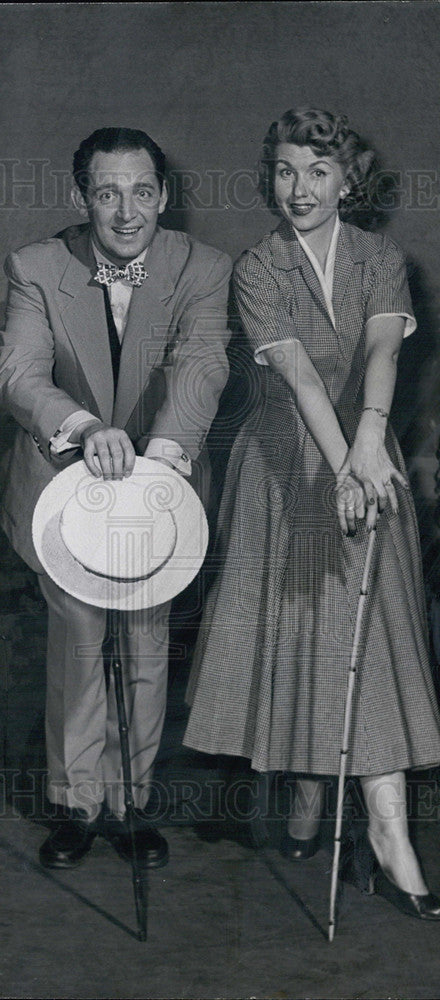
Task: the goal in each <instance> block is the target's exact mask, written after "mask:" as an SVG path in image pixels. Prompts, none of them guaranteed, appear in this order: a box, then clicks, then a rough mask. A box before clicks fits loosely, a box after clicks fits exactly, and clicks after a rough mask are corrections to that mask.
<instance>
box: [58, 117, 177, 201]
mask: <svg viewBox="0 0 440 1000" xmlns="http://www.w3.org/2000/svg"><path fill="white" fill-rule="evenodd" d="M139 149H146V151H147V153H149V154H150V156H151V159H152V161H153V163H154V170H155V174H156V177H157V180H158V182H159V185H160V189H161V190H162V187H163V183H164V180H165V154H164V153H163V152H162V150H161V148H160V146H158V145H157V143H156V142H154V139H152V138H151V136H149V135H147V133H146V132H142V131H141V130H140V129H135V128H121V127H117V126H115V127H108V128H98V129H96V131H95V132H92V134H91V135H89V136H88V138H87V139H83V141H82V142H81V143H80V145H79V147H78V149H77V150H76V153H75V154H74V157H73V176H74V179H75V182H76V184H77V185H78V187H79V190H80V191H81V194H82V196H83V198H86V196H87V188H88V182H89V173H88V171H89V166H90V161H91V159H92V157H93V155H94V153H97V152H101V153H127V152H129V151H131V150H139Z"/></svg>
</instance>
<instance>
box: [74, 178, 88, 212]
mask: <svg viewBox="0 0 440 1000" xmlns="http://www.w3.org/2000/svg"><path fill="white" fill-rule="evenodd" d="M70 197H71V199H72V202H73V206H74V208H76V210H77V212H79V213H80V215H88V211H87V205H86V201H85V198H84V196H83V195H82V194H81V191H80V189H79V187H78V185H77V184H75V183H73V184H72V190H71V192H70Z"/></svg>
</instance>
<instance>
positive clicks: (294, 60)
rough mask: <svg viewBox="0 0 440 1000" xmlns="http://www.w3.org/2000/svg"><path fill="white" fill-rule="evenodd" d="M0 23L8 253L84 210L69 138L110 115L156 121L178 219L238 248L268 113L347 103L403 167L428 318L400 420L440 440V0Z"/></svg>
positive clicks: (0, 224) (402, 223)
mask: <svg viewBox="0 0 440 1000" xmlns="http://www.w3.org/2000/svg"><path fill="white" fill-rule="evenodd" d="M0 27H1V30H0V36H1V41H0V45H1V62H0V65H1V69H0V76H1V80H2V93H3V104H2V108H3V110H2V116H1V121H0V136H1V147H0V148H1V156H0V209H1V211H0V258H1V259H2V260H3V258H4V256H5V255H6V253H7V251H8V250H10V249H11V248H14V247H17V246H19V245H20V244H22V243H25V242H28V241H31V240H33V239H36V238H39V237H42V236H45V235H49V234H52V233H55V232H57V231H58V230H59V229H60V228H62V227H63V226H64V225H66V224H69V223H72V222H74V221H75V215H74V213H73V210H71V209H70V207H69V200H68V191H69V180H68V173H69V170H70V164H71V156H72V152H73V150H74V149H75V148H76V147H77V145H78V143H79V142H80V140H81V139H82V138H83V137H84V136H86V135H88V134H89V133H90V132H91V131H92V130H93V129H95V128H97V127H100V126H103V125H110V124H124V125H128V126H132V127H140V128H143V129H146V130H147V131H148V132H150V133H151V134H152V135H153V137H154V138H155V139H156V140H157V141H158V142H159V143H160V144H161V145H162V146H163V148H164V150H165V151H166V153H167V154H168V157H169V161H170V166H171V171H172V185H171V188H172V196H171V210H170V211H169V212H168V214H167V220H166V224H167V225H169V226H172V227H184V228H187V229H188V230H189V231H190V232H191V233H192V234H193V235H195V236H197V237H199V238H201V239H202V240H206V241H207V242H210V243H213V244H214V245H217V246H218V247H220V248H222V249H224V250H227V251H229V253H231V254H232V256H233V257H236V256H237V255H238V254H239V253H240V252H241V251H242V250H243V249H244V248H246V247H248V246H249V245H251V244H252V243H253V242H254V241H255V240H256V239H258V238H259V236H260V235H262V234H263V233H264V232H265V231H267V229H268V228H272V227H273V225H274V220H273V218H272V217H271V216H270V215H269V214H268V213H267V211H266V210H265V209H264V208H263V207H262V206H261V205H259V204H258V203H257V205H258V207H256V199H255V192H254V188H253V183H252V175H253V171H254V168H255V162H256V159H257V156H258V151H259V146H260V142H261V139H262V136H263V134H264V132H265V130H266V128H267V126H268V124H269V123H270V122H271V121H272V120H273V119H274V118H276V117H277V116H279V114H280V113H281V112H282V111H284V110H285V109H286V108H288V107H291V106H293V105H295V104H296V105H298V104H299V105H301V104H314V105H315V106H318V107H319V106H321V107H325V108H329V109H330V110H336V111H343V112H345V113H346V114H347V115H348V116H349V119H350V121H351V122H352V124H353V126H354V127H355V128H356V129H357V130H358V131H360V132H361V133H362V134H364V135H365V136H366V137H367V138H369V139H370V140H371V141H372V142H373V143H374V144H375V145H376V147H377V148H378V150H379V152H380V154H381V156H382V160H383V165H384V167H385V168H386V169H388V170H391V169H393V170H395V171H397V179H398V187H399V188H400V195H399V198H398V202H399V208H398V211H396V212H395V213H394V215H393V218H392V221H391V222H390V224H389V232H390V233H391V235H392V236H394V237H395V239H396V240H397V241H398V242H399V243H400V244H401V245H402V247H403V249H404V251H405V252H406V254H407V256H408V260H409V263H410V269H411V277H412V285H413V291H414V296H415V305H416V310H417V313H418V319H419V331H420V332H419V334H418V336H416V337H415V338H412V341H413V342H412V344H411V346H407V345H405V351H404V352H403V355H402V361H401V373H402V377H401V379H400V383H399V391H398V397H397V411H398V412H397V420H398V423H399V427H400V431H401V434H402V435H403V436H404V437H405V435H406V436H407V444H408V440H409V441H410V443H409V445H408V447H409V451H411V448H412V450H413V451H414V450H415V449H416V447H417V449H419V450H420V447H422V450H423V448H424V447H425V445H426V441H428V439H429V441H430V445H429V447H431V451H432V442H433V440H434V438H433V437H432V431H433V429H434V437H435V433H436V427H437V420H438V417H439V406H438V400H439V398H440V393H439V391H438V390H439V383H440V377H439V375H438V370H437V361H436V357H437V354H438V351H437V340H438V325H439V314H440V269H439V265H438V262H439V256H440V255H439V248H440V229H439V211H438V207H439V205H438V203H439V197H440V196H439V184H438V173H437V171H438V147H439V141H438V140H439V116H438V107H439V93H438V91H439V72H438V66H439V62H440V30H439V29H440V7H439V5H438V4H437V3H430V2H422V3H418V2H413V3H409V4H403V3H400V2H392V3H387V2H385V3H381V2H378V3H367V2H366V3H362V2H354V3H345V2H340V3H334V2H321V3H308V2H305V3H302V2H298V3H289V2H287V3H253V2H250V3H157V4H156V3H134V4H131V3H122V4H53V5H52V4H19V5H18V4H17V5H5V6H3V7H2V8H1V9H0ZM28 161H31V162H28ZM32 177H34V183H33V184H32V183H31V184H29V183H28V184H27V185H24V186H20V184H19V182H20V181H26V180H27V181H28V182H29V181H31V180H32ZM4 291H5V281H4V278H2V288H0V296H1V297H2V298H4ZM416 372H417V378H415V373H416ZM414 420H415V423H414ZM416 425H417V427H416V430H415V429H414V428H415V426H416ZM408 435H409V439H408ZM430 435H431V437H430ZM415 441H417V445H415V444H414V442H415ZM421 443H422V444H421ZM431 485H432V476H431Z"/></svg>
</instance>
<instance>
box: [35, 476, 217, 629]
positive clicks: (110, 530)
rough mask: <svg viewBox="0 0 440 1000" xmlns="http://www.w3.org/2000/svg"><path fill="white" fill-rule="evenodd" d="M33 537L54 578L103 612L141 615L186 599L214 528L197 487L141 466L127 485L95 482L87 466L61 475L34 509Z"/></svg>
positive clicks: (42, 559) (47, 570)
mask: <svg viewBox="0 0 440 1000" xmlns="http://www.w3.org/2000/svg"><path fill="white" fill-rule="evenodd" d="M32 535H33V541H34V545H35V549H36V552H37V555H38V557H39V559H40V561H41V563H42V565H43V567H44V569H45V570H46V572H47V573H48V575H49V576H50V577H51V578H52V579H53V580H55V583H57V584H59V586H60V587H62V588H63V590H66V591H67V593H68V594H73V596H74V597H77V598H78V599H79V600H80V601H84V602H85V603H86V604H93V605H95V606H96V607H100V608H120V609H122V610H127V611H128V610H130V611H131V610H136V609H139V608H149V607H153V606H154V605H157V604H163V603H164V602H165V601H168V600H170V599H171V598H172V597H175V596H176V594H179V593H180V592H181V591H182V590H184V588H185V587H186V586H187V585H188V584H189V583H190V582H191V580H192V579H193V578H194V577H195V575H196V573H197V572H198V570H199V569H200V566H201V565H202V562H203V559H204V556H205V552H206V547H207V544H208V526H207V522H206V516H205V512H204V510H203V507H202V504H201V503H200V500H199V498H198V496H197V494H196V493H195V492H194V490H193V489H192V487H191V486H190V484H189V483H188V482H187V480H185V479H184V478H183V476H181V475H179V473H178V472H176V471H175V470H174V469H172V468H168V467H166V466H164V465H163V463H161V462H156V461H153V460H152V459H148V458H136V462H135V466H134V471H133V473H132V475H131V476H129V477H128V478H127V479H122V480H104V479H102V478H100V479H96V478H95V477H94V476H92V475H91V474H90V473H89V472H88V469H87V467H86V465H85V463H84V462H83V461H80V462H75V464H74V465H70V466H68V467H67V468H66V469H64V470H63V471H62V472H60V473H58V475H56V476H55V477H54V479H52V480H51V482H50V483H49V484H48V486H46V488H45V489H44V490H43V493H42V494H41V496H40V498H39V500H38V503H37V505H36V507H35V511H34V518H33V523H32Z"/></svg>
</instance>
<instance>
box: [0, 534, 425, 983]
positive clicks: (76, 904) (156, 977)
mask: <svg viewBox="0 0 440 1000" xmlns="http://www.w3.org/2000/svg"><path fill="white" fill-rule="evenodd" d="M0 549H1V556H2V560H1V570H0V591H1V596H2V610H1V613H0V689H1V699H0V726H1V734H2V737H1V745H0V753H1V752H2V753H3V762H2V768H1V771H0V815H1V825H0V866H1V897H0V899H1V903H0V927H1V941H2V947H1V950H0V997H1V998H20V1000H21V998H26V1000H27V998H29V1000H30V998H47V1000H51V998H72V1000H82V998H93V1000H97V998H104V997H105V998H127V1000H128V998H144V1000H153V998H154V1000H159V998H170V1000H186V998H188V1000H214V998H223V1000H227V998H228V1000H229V998H236V1000H238V998H240V1000H242V998H243V1000H244V998H246V1000H247V998H249V1000H250V998H258V1000H260V998H271V1000H285V998H287V1000H305V998H310V1000H318V998H323V1000H324V998H325V1000H330V998H338V1000H349V998H350V1000H354V998H359V1000H360V998H371V1000H373V998H374V1000H382V998H393V1000H418V998H439V997H440V925H439V924H435V923H431V924H425V923H422V922H421V921H417V920H414V919H411V918H409V917H405V916H403V915H402V914H400V913H399V912H398V911H397V910H395V909H394V908H393V907H391V906H390V904H389V903H387V902H386V901H385V900H383V899H381V898H380V897H375V896H371V897H370V896H364V895H362V894H360V893H359V892H358V891H357V890H356V889H355V888H353V887H352V886H350V885H344V886H343V888H342V892H341V894H340V899H339V906H338V927H337V933H336V937H335V940H334V942H333V943H332V944H329V943H328V940H327V920H328V901H329V891H330V866H331V846H332V845H331V837H332V833H333V822H332V820H331V815H332V808H333V807H332V802H333V801H334V787H333V789H332V788H329V801H328V810H327V812H328V816H329V818H328V819H327V820H326V821H325V822H324V823H323V831H322V847H321V849H320V850H319V852H318V853H317V854H316V855H315V857H314V858H312V859H310V860H309V861H307V862H303V863H302V864H294V863H292V862H289V861H287V860H286V859H285V858H283V857H282V855H281V853H280V851H279V845H280V841H281V837H282V834H283V830H284V829H285V822H286V819H285V817H286V794H287V791H288V790H287V791H286V787H285V785H284V786H283V780H282V777H281V776H279V777H280V780H281V783H279V782H278V778H277V777H276V779H275V783H274V785H273V786H272V790H271V792H270V795H269V796H268V801H267V803H264V811H265V813H266V817H267V820H266V822H267V829H268V831H269V843H268V845H267V846H265V847H263V848H261V849H259V850H255V849H254V848H253V847H252V846H250V843H249V827H248V824H247V822H246V817H248V816H249V813H250V808H251V807H252V805H253V798H252V795H251V793H250V791H249V788H250V785H249V772H247V771H246V766H245V764H244V762H241V763H240V762H239V764H238V767H236V770H235V772H234V774H233V783H234V782H235V788H236V790H237V795H235V794H234V798H233V808H232V809H226V810H224V809H223V800H222V796H221V794H220V791H221V790H222V789H224V787H230V785H229V786H228V785H226V784H225V782H226V781H229V783H230V780H231V772H230V763H228V761H225V760H221V761H219V760H217V759H216V758H211V757H209V758H208V757H202V756H201V755H198V754H195V753H191V752H189V751H186V750H184V748H183V747H182V734H183V729H184V726H185V717H186V709H185V705H184V692H185V684H186V678H187V672H188V659H189V657H188V655H187V654H188V650H190V646H191V629H189V630H188V620H189V619H190V618H191V614H188V613H187V611H188V609H187V608H185V604H183V605H182V604H181V606H180V608H178V609H177V616H176V618H175V622H174V630H173V631H172V636H171V639H172V642H171V653H172V656H171V670H170V681H169V697H168V710H167V718H166V723H165V728H164V734H163V739H162V745H161V749H160V754H159V757H158V762H157V767H156V783H155V789H154V793H153V795H152V799H151V806H150V808H151V814H152V820H153V821H155V822H157V823H158V826H159V828H160V829H161V830H162V831H163V833H164V834H165V835H166V837H167V839H168V841H169V846H170V861H169V864H168V866H167V867H165V868H163V869H161V870H159V871H156V872H152V873H151V874H150V875H149V878H148V937H147V941H146V943H141V942H140V941H138V940H137V937H136V918H135V912H134V905H133V897H132V885H131V873H130V868H129V866H127V865H126V864H125V863H124V862H123V861H122V860H121V859H120V858H119V857H118V856H117V855H116V854H115V852H114V850H113V849H112V848H111V846H110V845H109V844H108V843H107V841H105V840H104V839H103V838H101V837H99V838H97V839H96V841H95V843H94V845H93V848H92V851H91V853H90V855H89V856H88V857H87V858H86V859H85V861H84V862H83V864H82V865H81V866H80V867H78V868H76V869H74V870H71V871H65V872H63V871H57V872H53V871H48V870H45V869H44V868H42V867H41V866H40V864H39V861H38V848H39V845H40V843H41V842H42V840H43V839H44V838H45V837H46V836H47V833H48V823H49V817H48V809H47V804H46V803H45V799H44V774H45V772H44V764H45V761H44V726H43V715H44V647H45V609H44V603H43V601H42V599H41V597H40V595H39V591H38V588H37V586H36V581H35V578H34V577H33V575H32V574H31V573H30V571H28V570H27V569H26V567H25V566H24V564H23V563H21V562H20V560H18V557H16V556H15V555H14V553H13V552H12V551H11V549H10V548H9V547H8V546H7V543H6V540H5V539H4V537H3V536H0ZM193 596H194V595H193ZM193 603H194V602H193ZM228 769H229V770H228ZM225 775H226V777H225ZM278 792H279V794H278ZM354 792H355V789H354V790H353V791H352V793H351V794H349V798H348V801H349V803H350V802H351V806H350V809H348V811H347V817H348V818H347V819H346V824H347V825H348V829H350V823H351V824H352V823H353V822H362V819H361V820H355V821H353V810H356V808H357V810H358V811H359V802H356V795H355V794H354ZM410 793H411V794H410V800H411V801H410V811H411V815H412V817H413V818H412V822H411V830H412V836H413V839H414V841H415V843H416V847H417V850H418V852H419V854H420V857H421V858H422V861H423V865H424V868H425V872H426V876H427V880H428V882H429V885H430V887H431V888H432V890H433V891H437V892H440V838H439V833H440V794H439V775H438V773H437V772H428V773H427V774H424V775H422V774H419V775H418V776H417V780H416V781H414V782H413V784H411V786H410ZM332 795H333V798H332ZM231 801H232V800H231ZM219 803H220V807H219ZM225 817H226V818H225Z"/></svg>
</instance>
